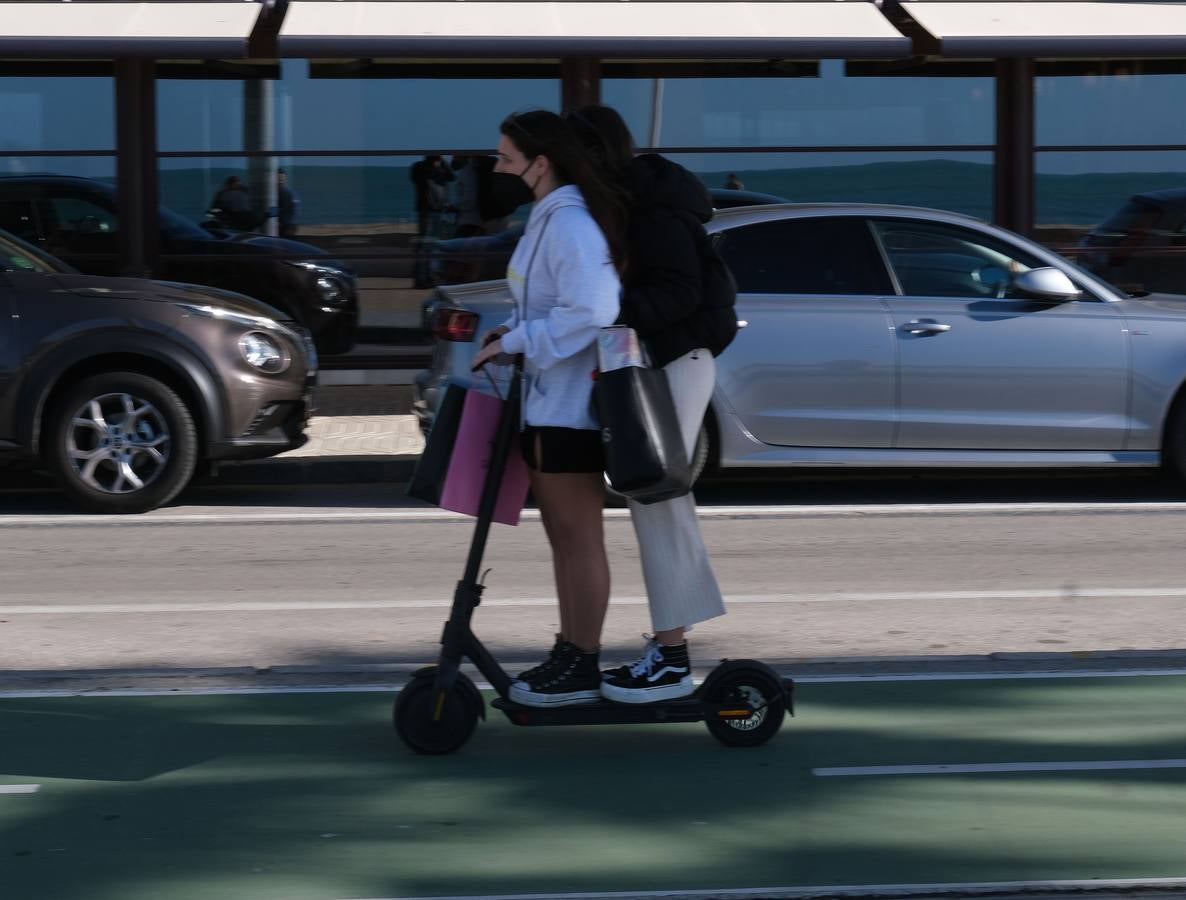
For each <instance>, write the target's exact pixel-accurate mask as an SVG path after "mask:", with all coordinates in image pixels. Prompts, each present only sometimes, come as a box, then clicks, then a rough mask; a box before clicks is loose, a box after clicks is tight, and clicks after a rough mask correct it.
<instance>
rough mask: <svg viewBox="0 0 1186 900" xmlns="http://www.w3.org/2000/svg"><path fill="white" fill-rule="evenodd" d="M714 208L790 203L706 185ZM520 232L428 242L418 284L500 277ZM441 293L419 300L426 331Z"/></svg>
mask: <svg viewBox="0 0 1186 900" xmlns="http://www.w3.org/2000/svg"><path fill="white" fill-rule="evenodd" d="M708 193H709V195H710V196H711V197H712V205H713V208H714V209H736V208H737V207H739V206H765V205H767V204H771V203H789V202H790V201H789V200H787V199H786V198H785V197H778V196H775V195H774V194H764V193H762V192H761V191H739V190H733V189H732V188H709V189H708ZM522 236H523V226H522V225H519V226H518V227H516V228H511V229H508V230H507V231H503V232H499V233H498V234H491V235H482V236H480V237H463V238H451V239H450V240H447V241H437V242H434V243H431V244H430V245H428V252H427V253H426V254H425V257H424V259H423V260H422V261H421V263H420V265H419V266H418V270H419V271H418V274H417V278H416V282H417V287H431V286H434V285H437V284H464V283H467V282H474V281H485V280H489V279H492V278H502V277H503V275H505V274H506V269H507V263H508V262H509V261H510V258H511V254H512V253H514V252H515V245H516V244H518V243H519V238H520V237H522ZM440 299H441V298H440V297H439V296H437V295H435V294H430V295H429V296H428V297H426V298H425V299H424V300H423V301H422V302H421V304H420V323H421V327H422V328H424V329H425V330H426V331H432V330H433V322H432V316H431V310H432V308H433V307H434V306H435V305H436V304H437V303H438V302H439V301H440Z"/></svg>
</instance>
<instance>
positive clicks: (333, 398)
mask: <svg viewBox="0 0 1186 900" xmlns="http://www.w3.org/2000/svg"><path fill="white" fill-rule="evenodd" d="M317 405H318V408H317V411H316V413H315V414H314V416H313V418H312V419H311V420H310V422H309V427H308V429H307V430H306V434H307V435H308V437H309V442H308V443H307V444H305V446H303V447H300V448H299V449H297V450H290V451H288V452H287V453H281V454H280V455H278V456H273V457H270V458H268V459H259V460H251V461H248V462H238V463H224V464H223V465H221V466H220V467H219V470H218V481H219V482H221V483H223V484H357V483H365V482H405V481H407V480H408V479H409V478H410V477H411V475H412V470H413V469H414V468H415V466H416V460H417V459H418V458H419V457H420V453H421V451H422V450H423V449H424V438H423V437H422V436H421V434H420V428H419V427H418V426H417V424H416V417H415V416H413V415H412V414H411V391H410V388H409V387H408V386H406V385H341V386H322V387H320V388H318V391H317Z"/></svg>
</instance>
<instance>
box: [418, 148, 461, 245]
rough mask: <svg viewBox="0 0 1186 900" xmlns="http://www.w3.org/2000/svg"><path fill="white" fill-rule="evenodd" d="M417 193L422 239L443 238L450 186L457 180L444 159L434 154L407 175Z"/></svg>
mask: <svg viewBox="0 0 1186 900" xmlns="http://www.w3.org/2000/svg"><path fill="white" fill-rule="evenodd" d="M408 177H410V178H411V179H412V185H413V186H414V188H415V191H416V227H417V229H418V232H417V233H418V234H419V235H420V237H422V238H425V237H440V234H439V231H440V225H441V216H442V215H443V214H444V212H445V208H446V207H447V206H448V205H449V188H448V186H447V185H448V184H449V182H450V181H452V180H453V179H454V178H455V177H456V176H455V175H454V174H453V172H452V170H451V169H450V168H449V167H448V166H446V165H445V160H444V158H443V157H442V156H441V155H440V154H437V153H431V154H429V155H428V156H426V157H424V159H422V160H420V161H419V162H417V163H413V164H412V168H411V169H410V170H409V172H408Z"/></svg>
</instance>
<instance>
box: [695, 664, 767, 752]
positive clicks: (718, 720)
mask: <svg viewBox="0 0 1186 900" xmlns="http://www.w3.org/2000/svg"><path fill="white" fill-rule="evenodd" d="M707 687H708V690H707V691H706V692H705V695H704V707H705V709H704V722H705V724H706V725H707V726H708V730H709V731H710V732H711V733H712V736H713V737H715V738H716V739H717V740H718V741H720V742H721V743H722V744H726V745H727V746H730V747H755V746H757V745H758V744H764V743H766V742H767V741H768V740H770V739H771V738H772V737H774V735H775V734H776V733H777V732H778V729H779V728H780V727H781V726H782V720H783V716H785V715H786V711H787V705H786V697H785V695H784V693H783V690H782V686H781V685H780V684H779V683H778V682H777V680H775V679H774V678H771V677H769V675H768V674H767V673H766V672H763V671H760V670H756V669H745V668H739V669H737V670H736V671H733V672H729V673H728V674H725V675H723V676H721V677H720V678H718V679H716V680H715V681H714V683H712V684H711V685H708V686H707Z"/></svg>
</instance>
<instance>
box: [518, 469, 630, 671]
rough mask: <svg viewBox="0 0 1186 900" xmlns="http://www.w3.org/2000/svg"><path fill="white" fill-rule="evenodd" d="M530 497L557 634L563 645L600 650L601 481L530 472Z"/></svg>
mask: <svg viewBox="0 0 1186 900" xmlns="http://www.w3.org/2000/svg"><path fill="white" fill-rule="evenodd" d="M531 492H532V495H533V496H534V497H535V501H536V503H538V504H539V508H540V515H541V518H542V519H543V521H544V529H545V531H546V532H547V535H548V542H549V543H550V544H551V546H552V565H553V569H554V571H555V573H556V593H557V596H558V597H559V600H560V623H561V632H562V634H563V635H564V638H565V639H566V640H568V641H571V642H572V643H574V644H576V645H577V646H578V647H580V648H581V649H582V650H584V651H585V652H587V653H592V652H594V651H596V650H598V649H599V648H600V646H601V629H602V626H603V625H604V624H605V613H606V609H607V607H608V606H609V579H610V575H609V560H608V559H607V557H606V555H605V539H604V536H603V533H602V508H603V506H604V502H605V486H604V482H603V481H602V476H601V474H600V473H595V474H594V473H580V474H577V473H552V472H536V471H532V472H531Z"/></svg>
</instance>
